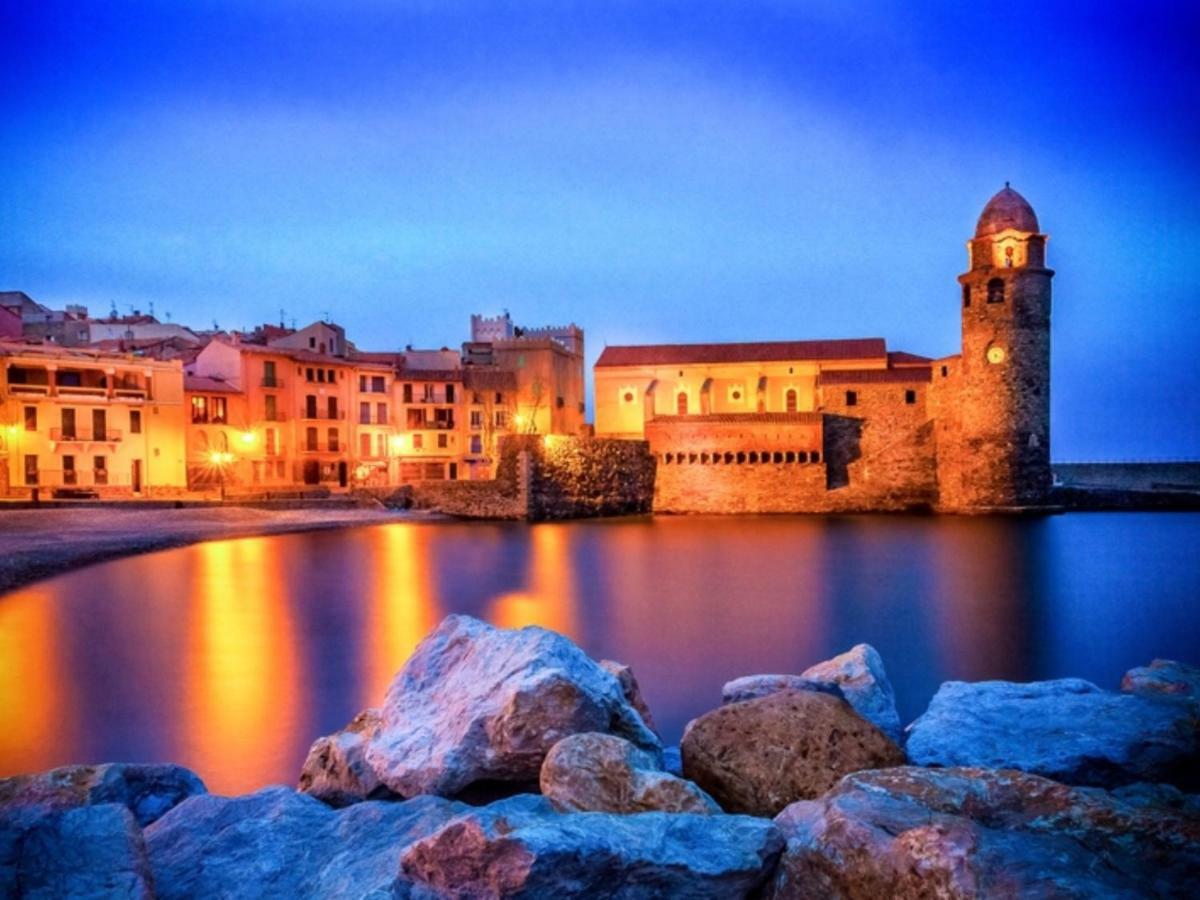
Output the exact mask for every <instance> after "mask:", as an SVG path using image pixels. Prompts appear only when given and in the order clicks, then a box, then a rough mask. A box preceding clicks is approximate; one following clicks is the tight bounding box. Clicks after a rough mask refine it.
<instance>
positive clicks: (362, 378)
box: [358, 375, 367, 455]
mask: <svg viewBox="0 0 1200 900" xmlns="http://www.w3.org/2000/svg"><path fill="white" fill-rule="evenodd" d="M358 389H359V390H360V391H364V392H365V391H366V389H367V376H366V375H359V376H358ZM364 455H365V454H364Z"/></svg>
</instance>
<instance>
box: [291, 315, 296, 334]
mask: <svg viewBox="0 0 1200 900" xmlns="http://www.w3.org/2000/svg"><path fill="white" fill-rule="evenodd" d="M295 330H296V317H295V316H292V331H295Z"/></svg>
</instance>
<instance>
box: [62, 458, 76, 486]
mask: <svg viewBox="0 0 1200 900" xmlns="http://www.w3.org/2000/svg"><path fill="white" fill-rule="evenodd" d="M62 461H63V484H75V483H76V477H75V457H74V456H64V457H63V458H62Z"/></svg>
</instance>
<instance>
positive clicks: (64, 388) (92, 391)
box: [58, 384, 108, 397]
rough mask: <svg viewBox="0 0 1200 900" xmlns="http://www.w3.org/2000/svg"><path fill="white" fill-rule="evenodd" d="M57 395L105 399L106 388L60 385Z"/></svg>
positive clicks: (99, 386)
mask: <svg viewBox="0 0 1200 900" xmlns="http://www.w3.org/2000/svg"><path fill="white" fill-rule="evenodd" d="M58 393H59V394H74V395H76V396H78V397H107V396H108V387H107V386H105V385H86V384H60V385H58Z"/></svg>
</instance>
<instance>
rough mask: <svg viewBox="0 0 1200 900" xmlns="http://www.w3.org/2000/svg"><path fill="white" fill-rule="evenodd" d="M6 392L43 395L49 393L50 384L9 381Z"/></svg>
mask: <svg viewBox="0 0 1200 900" xmlns="http://www.w3.org/2000/svg"><path fill="white" fill-rule="evenodd" d="M8 392H9V393H10V394H28V395H33V396H40V397H45V396H47V395H48V394H49V393H50V385H48V384H14V383H12V382H9V385H8Z"/></svg>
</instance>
